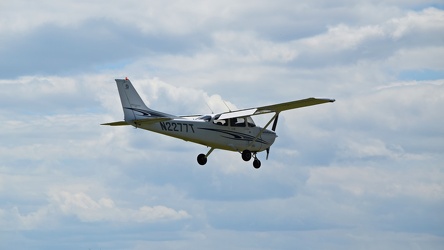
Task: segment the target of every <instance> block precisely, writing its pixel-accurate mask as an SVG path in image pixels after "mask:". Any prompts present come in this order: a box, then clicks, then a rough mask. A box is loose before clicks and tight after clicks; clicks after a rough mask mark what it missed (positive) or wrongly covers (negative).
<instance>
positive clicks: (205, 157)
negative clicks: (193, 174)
mask: <svg viewBox="0 0 444 250" xmlns="http://www.w3.org/2000/svg"><path fill="white" fill-rule="evenodd" d="M213 150H214V148H211V149H210V150H209V151H208V153H207V154H199V155H198V156H197V163H199V164H200V165H202V166H203V165H205V164H206V163H207V160H208V156H209V155H210V154H211V152H213Z"/></svg>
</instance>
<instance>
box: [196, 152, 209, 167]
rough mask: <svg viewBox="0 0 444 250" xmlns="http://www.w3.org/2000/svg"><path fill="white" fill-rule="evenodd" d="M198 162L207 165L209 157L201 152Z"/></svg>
mask: <svg viewBox="0 0 444 250" xmlns="http://www.w3.org/2000/svg"><path fill="white" fill-rule="evenodd" d="M197 163H199V165H202V166H203V165H205V164H206V163H207V157H206V156H205V155H204V154H200V155H198V156H197Z"/></svg>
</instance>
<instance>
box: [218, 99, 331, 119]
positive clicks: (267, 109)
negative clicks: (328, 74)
mask: <svg viewBox="0 0 444 250" xmlns="http://www.w3.org/2000/svg"><path fill="white" fill-rule="evenodd" d="M334 101H335V100H334V99H326V98H313V97H311V98H307V99H302V100H297V101H292V102H283V103H279V104H273V105H268V106H262V107H256V108H249V109H241V110H236V111H232V112H227V113H223V114H221V116H220V117H219V119H229V118H235V117H245V116H251V115H261V114H267V113H280V112H282V111H285V110H289V109H297V108H303V107H307V106H313V105H318V104H322V103H327V102H334Z"/></svg>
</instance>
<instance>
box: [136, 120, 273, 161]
mask: <svg viewBox="0 0 444 250" xmlns="http://www.w3.org/2000/svg"><path fill="white" fill-rule="evenodd" d="M218 117H219V115H213V114H211V115H203V116H198V117H190V118H176V119H172V120H168V121H162V122H157V123H153V124H144V125H140V126H138V125H137V124H134V125H133V126H136V127H138V128H142V129H146V130H149V131H153V132H156V133H160V134H164V135H168V136H172V137H175V138H179V139H183V140H185V141H190V142H195V143H199V144H202V145H205V146H208V147H212V148H219V149H224V150H230V151H243V150H246V149H247V150H250V151H251V152H260V151H263V150H266V149H267V148H269V147H270V146H271V145H272V144H273V143H274V141H275V139H276V137H277V135H276V133H275V132H274V131H271V130H268V129H263V128H261V127H258V126H256V125H255V124H254V122H253V120H252V119H251V117H242V118H232V119H225V120H218ZM258 135H259V136H258Z"/></svg>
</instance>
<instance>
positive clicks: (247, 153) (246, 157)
mask: <svg viewBox="0 0 444 250" xmlns="http://www.w3.org/2000/svg"><path fill="white" fill-rule="evenodd" d="M252 157H254V161H253V167H254V168H256V169H258V168H260V167H261V161H260V160H259V159H258V158H257V157H256V152H254V153H252V152H251V151H250V150H248V149H245V150H244V151H242V159H243V160H244V161H249V160H251V158H252Z"/></svg>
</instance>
